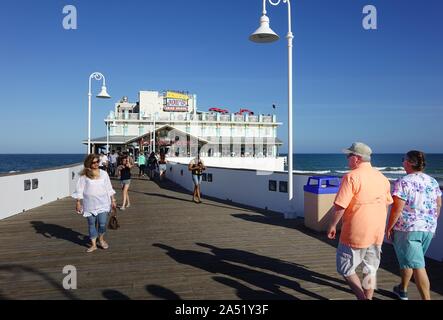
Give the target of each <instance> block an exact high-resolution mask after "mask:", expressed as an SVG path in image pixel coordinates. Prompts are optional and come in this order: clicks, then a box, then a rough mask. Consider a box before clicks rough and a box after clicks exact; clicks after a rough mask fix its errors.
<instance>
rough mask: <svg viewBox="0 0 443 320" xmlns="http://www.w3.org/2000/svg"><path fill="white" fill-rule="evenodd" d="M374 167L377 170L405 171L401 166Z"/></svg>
mask: <svg viewBox="0 0 443 320" xmlns="http://www.w3.org/2000/svg"><path fill="white" fill-rule="evenodd" d="M374 169H377V170H379V171H385V172H386V171H403V172H404V171H405V169H404V168H403V167H374Z"/></svg>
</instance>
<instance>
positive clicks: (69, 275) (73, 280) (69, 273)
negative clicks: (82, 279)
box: [63, 265, 77, 290]
mask: <svg viewBox="0 0 443 320" xmlns="http://www.w3.org/2000/svg"><path fill="white" fill-rule="evenodd" d="M63 274H66V276H65V277H64V278H63V288H64V289H65V290H75V289H77V269H76V268H75V267H74V266H73V265H67V266H65V267H64V268H63Z"/></svg>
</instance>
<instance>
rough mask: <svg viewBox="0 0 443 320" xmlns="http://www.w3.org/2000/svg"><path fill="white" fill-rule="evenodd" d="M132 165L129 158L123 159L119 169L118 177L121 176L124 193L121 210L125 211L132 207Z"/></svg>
mask: <svg viewBox="0 0 443 320" xmlns="http://www.w3.org/2000/svg"><path fill="white" fill-rule="evenodd" d="M131 167H132V166H131V164H130V163H129V159H128V157H124V158H122V164H121V165H120V166H118V168H117V175H118V176H120V182H121V186H122V192H123V203H122V205H121V206H120V210H125V209H126V208H129V207H130V206H131V202H130V201H129V185H130V184H131Z"/></svg>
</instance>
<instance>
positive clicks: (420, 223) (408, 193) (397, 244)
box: [386, 150, 442, 300]
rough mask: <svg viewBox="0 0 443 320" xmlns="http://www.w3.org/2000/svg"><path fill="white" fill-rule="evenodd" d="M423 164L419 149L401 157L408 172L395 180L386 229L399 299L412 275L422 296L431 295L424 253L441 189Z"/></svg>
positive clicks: (438, 212) (429, 242) (401, 297)
mask: <svg viewBox="0 0 443 320" xmlns="http://www.w3.org/2000/svg"><path fill="white" fill-rule="evenodd" d="M425 166H426V163H425V155H424V153H423V152H421V151H415V150H413V151H409V152H408V153H407V154H406V156H405V157H404V158H403V167H404V169H405V170H406V173H407V175H406V176H405V177H403V178H400V179H399V180H397V181H396V183H395V186H394V192H393V198H394V204H393V205H392V209H391V215H390V217H389V223H388V226H387V229H386V235H387V237H388V239H393V243H394V249H395V253H396V255H397V259H398V262H399V264H400V275H401V283H400V284H399V285H397V286H395V287H394V289H393V291H394V293H395V294H396V295H397V296H398V297H399V298H400V299H402V300H408V285H409V281H410V280H411V278H412V276H414V280H415V284H416V285H417V289H418V291H419V292H420V295H421V298H422V299H423V300H430V299H431V296H430V283H429V278H428V275H427V273H426V269H425V257H424V256H425V253H426V251H427V250H428V248H429V245H430V244H431V240H432V238H433V237H434V233H435V230H436V228H437V219H438V217H439V215H440V209H441V204H442V201H441V194H442V193H441V191H440V187H439V185H438V182H437V181H436V180H435V179H434V178H432V177H430V176H428V175H427V174H425V173H424V172H423V171H424V168H425Z"/></svg>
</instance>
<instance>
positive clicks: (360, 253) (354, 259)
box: [337, 243, 381, 277]
mask: <svg viewBox="0 0 443 320" xmlns="http://www.w3.org/2000/svg"><path fill="white" fill-rule="evenodd" d="M380 258H381V246H377V245H372V246H370V247H368V248H363V249H359V248H352V247H350V246H347V245H345V244H342V243H339V245H338V248H337V272H338V273H339V274H340V275H342V276H344V277H349V276H352V275H353V274H355V270H356V269H357V267H358V266H359V265H360V264H362V263H363V273H364V274H370V275H372V276H375V275H376V273H377V270H378V267H379V266H380Z"/></svg>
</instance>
